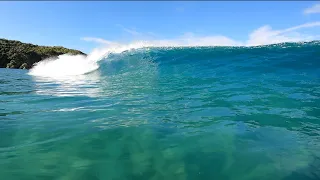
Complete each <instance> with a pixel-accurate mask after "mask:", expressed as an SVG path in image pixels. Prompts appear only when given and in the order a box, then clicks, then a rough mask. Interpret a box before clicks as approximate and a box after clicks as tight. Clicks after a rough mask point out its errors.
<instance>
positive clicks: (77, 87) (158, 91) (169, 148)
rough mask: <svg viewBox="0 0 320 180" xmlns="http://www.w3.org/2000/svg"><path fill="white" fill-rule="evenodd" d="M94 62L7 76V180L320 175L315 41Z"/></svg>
mask: <svg viewBox="0 0 320 180" xmlns="http://www.w3.org/2000/svg"><path fill="white" fill-rule="evenodd" d="M102 54H103V53H102ZM94 57H95V56H94V55H89V56H88V57H81V56H77V57H73V58H71V57H70V56H68V55H64V56H60V58H59V59H57V60H48V61H44V62H42V63H39V64H38V65H37V66H36V67H35V68H34V69H32V70H30V71H28V70H13V69H0V82H1V83H0V179H1V180H36V179H41V180H109V179H110V180H171V179H173V180H196V179H203V180H257V179H259V180H270V179H272V180H278V179H283V180H316V179H320V42H319V41H313V42H306V43H282V44H274V45H265V46H256V47H142V48H136V49H127V50H121V51H119V52H116V51H112V52H111V51H108V53H107V55H105V56H103V57H104V58H99V60H97V59H96V58H94Z"/></svg>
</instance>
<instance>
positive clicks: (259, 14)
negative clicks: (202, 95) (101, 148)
mask: <svg viewBox="0 0 320 180" xmlns="http://www.w3.org/2000/svg"><path fill="white" fill-rule="evenodd" d="M0 24H1V25H0V38H6V39H12V40H19V41H22V42H28V43H33V44H39V45H50V46H51V45H57V46H64V47H67V48H73V49H78V50H81V51H83V52H86V53H89V52H90V51H92V50H93V49H94V48H95V47H99V46H104V45H106V46H107V45H110V44H114V43H116V44H119V43H130V42H136V41H145V42H148V43H149V44H152V45H154V44H163V45H177V46H178V45H260V44H268V43H278V42H285V41H304V40H320V3H319V2H316V1H310V2H308V1H300V2H299V1H294V2H289V1H288V2H277V1H269V2H259V1H256V2H254V1H251V2H250V1H248V2H245V1H237V2H231V1H225V2H215V1H211V2H183V1H177V2H170V1H163V2H161V1H159V2H147V1H141V2H134V1H131V2H109V1H105V2H103V1H100V2H88V1H79V2H76V1H73V2H64V1H59V2H45V1H43V2H41V1H38V2H37V1H33V2H22V1H21V2H0Z"/></svg>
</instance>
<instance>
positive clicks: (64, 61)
mask: <svg viewBox="0 0 320 180" xmlns="http://www.w3.org/2000/svg"><path fill="white" fill-rule="evenodd" d="M319 44H320V41H310V42H287V43H278V44H268V45H259V46H224V45H212V46H208V45H203V46H202V45H201V44H196V45H190V44H188V43H186V44H182V43H173V42H168V41H137V42H134V43H131V44H127V45H123V44H117V43H112V44H110V45H108V46H107V47H105V48H97V49H95V50H93V51H92V52H91V53H90V54H89V55H88V56H83V55H68V54H64V55H60V56H58V57H57V58H49V59H46V60H43V61H40V62H39V63H37V64H35V66H34V67H33V68H32V69H31V70H30V71H29V73H28V74H29V75H32V76H41V77H49V78H61V77H63V78H66V77H71V78H72V77H73V76H77V75H83V74H87V73H90V72H92V71H95V70H97V69H98V68H99V63H98V62H99V61H101V60H103V59H108V56H109V55H110V54H120V53H122V52H126V51H131V50H137V49H145V50H148V49H149V48H165V49H171V48H215V47H220V48H223V49H256V48H270V47H277V48H288V47H301V46H308V45H319Z"/></svg>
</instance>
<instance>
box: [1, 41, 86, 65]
mask: <svg viewBox="0 0 320 180" xmlns="http://www.w3.org/2000/svg"><path fill="white" fill-rule="evenodd" d="M61 54H72V55H79V54H80V55H86V54H85V53H83V52H81V51H78V50H74V49H68V48H64V47H62V46H38V45H34V44H29V43H22V42H20V41H15V40H7V39H0V68H14V69H30V68H31V67H32V66H33V64H34V63H37V62H39V61H41V60H44V59H46V58H50V57H56V56H59V55H61Z"/></svg>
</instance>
